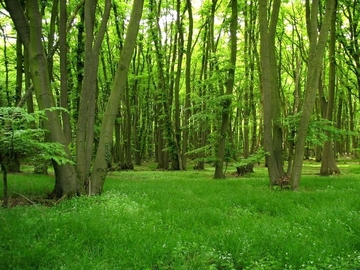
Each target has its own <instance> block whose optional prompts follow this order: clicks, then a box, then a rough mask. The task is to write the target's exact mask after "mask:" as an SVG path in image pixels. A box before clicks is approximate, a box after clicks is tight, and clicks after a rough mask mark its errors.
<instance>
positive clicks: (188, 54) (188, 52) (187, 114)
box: [181, 0, 194, 170]
mask: <svg viewBox="0 0 360 270" xmlns="http://www.w3.org/2000/svg"><path fill="white" fill-rule="evenodd" d="M186 7H187V11H188V16H189V29H188V31H189V33H188V39H187V45H186V68H185V87H186V91H185V104H184V123H183V136H182V139H183V140H182V155H181V158H182V162H181V163H182V169H183V170H186V160H187V155H186V153H187V151H188V144H189V119H190V98H191V97H190V95H191V89H190V88H191V53H192V52H191V46H192V36H193V28H194V22H193V15H192V6H191V1H190V0H187V1H186Z"/></svg>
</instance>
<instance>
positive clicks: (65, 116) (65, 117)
mask: <svg viewBox="0 0 360 270" xmlns="http://www.w3.org/2000/svg"><path fill="white" fill-rule="evenodd" d="M66 22H67V11H66V0H60V23H59V24H60V29H59V34H60V37H59V45H60V83H61V85H60V88H61V91H60V106H61V107H62V108H64V109H66V110H67V111H62V112H61V116H62V124H63V131H64V135H65V140H66V143H67V144H69V143H70V142H71V137H72V134H71V125H70V115H69V101H68V96H69V92H68V76H67V73H68V68H67V66H68V59H67V52H68V48H67V44H66Z"/></svg>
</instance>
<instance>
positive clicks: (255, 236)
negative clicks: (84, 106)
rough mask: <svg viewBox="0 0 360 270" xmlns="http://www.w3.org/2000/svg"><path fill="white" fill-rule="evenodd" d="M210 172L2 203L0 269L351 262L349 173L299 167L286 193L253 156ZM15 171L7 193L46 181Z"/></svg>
mask: <svg viewBox="0 0 360 270" xmlns="http://www.w3.org/2000/svg"><path fill="white" fill-rule="evenodd" d="M350 167H351V166H350ZM346 170H348V168H347V169H346ZM212 173H213V170H211V169H209V170H207V171H204V172H201V171H200V172H199V171H192V170H189V171H186V172H166V171H122V172H111V173H110V174H109V177H108V179H107V180H106V184H105V187H104V193H103V194H102V195H101V196H93V197H77V198H73V199H71V200H68V201H64V202H62V203H61V204H59V205H56V206H53V207H44V206H41V205H33V206H27V207H15V208H12V209H2V210H0V229H1V233H0V261H1V263H2V264H1V267H0V268H3V269H154V270H155V269H357V268H360V253H359V251H360V236H359V235H360V234H359V232H360V222H359V220H360V196H359V194H360V180H359V179H358V175H355V174H351V173H349V172H348V171H347V172H346V173H344V175H341V176H339V177H320V176H318V175H305V176H303V177H302V180H301V188H300V190H299V192H292V191H272V190H270V189H269V183H268V178H267V175H266V168H264V167H263V166H262V165H259V166H256V167H255V173H253V174H249V175H247V176H245V177H228V178H227V179H225V180H214V179H213V178H212V176H213V174H212ZM22 176H23V177H24V178H21V177H22ZM22 176H21V177H18V176H17V175H11V179H10V182H12V184H11V185H13V186H12V189H13V190H14V191H16V192H17V193H19V192H22V193H24V194H31V193H40V194H42V193H43V192H45V190H51V188H52V184H53V179H52V178H51V176H50V177H48V176H46V177H39V178H38V176H32V175H22ZM27 180H29V183H25V182H26V181H27ZM19 181H20V182H21V181H24V183H20V182H19ZM20 184H24V186H21V185H20ZM26 185H27V186H26ZM27 189H28V190H27ZM29 190H32V191H31V192H29ZM46 192H47V191H46Z"/></svg>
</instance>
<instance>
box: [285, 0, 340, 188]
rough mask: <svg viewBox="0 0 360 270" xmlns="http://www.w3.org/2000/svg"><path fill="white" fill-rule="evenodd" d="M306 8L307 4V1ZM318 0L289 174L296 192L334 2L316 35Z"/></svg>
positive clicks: (315, 1)
mask: <svg viewBox="0 0 360 270" xmlns="http://www.w3.org/2000/svg"><path fill="white" fill-rule="evenodd" d="M307 6H309V2H308V0H307ZM318 6H319V0H314V1H313V3H312V7H311V16H310V17H309V18H310V24H309V26H310V27H308V32H309V39H310V51H309V59H310V61H308V63H309V66H308V72H307V80H306V84H305V99H304V102H303V105H302V114H301V119H300V125H299V128H298V137H297V141H296V143H295V156H294V165H293V170H292V173H291V186H292V189H293V190H297V189H298V187H299V185H300V177H301V172H302V165H303V162H304V161H303V159H304V148H305V142H306V136H307V130H308V127H309V123H310V117H311V115H312V112H313V108H314V105H315V98H316V93H317V89H318V83H319V77H320V72H321V68H322V60H323V57H324V53H325V46H326V41H327V36H328V32H329V29H330V20H331V17H332V14H333V10H334V6H335V0H329V1H327V5H326V13H325V16H324V18H323V21H322V26H321V30H320V33H319V34H318V27H317V19H318V9H319V8H318Z"/></svg>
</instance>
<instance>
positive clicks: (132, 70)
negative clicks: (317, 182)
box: [0, 0, 360, 197]
mask: <svg viewBox="0 0 360 270" xmlns="http://www.w3.org/2000/svg"><path fill="white" fill-rule="evenodd" d="M359 20H360V3H358V1H357V0H352V1H349V0H329V1H323V0H312V1H310V0H306V1H302V0H294V1H280V0H273V1H268V0H260V1H255V0H250V1H242V0H232V1H220V0H204V1H191V0H187V1H180V0H173V1H171V0H163V1H160V0H148V1H145V2H144V1H143V0H134V1H133V2H126V1H124V2H119V1H111V0H106V1H96V0H89V1H80V0H79V1H71V2H69V1H66V0H47V1H41V2H39V1H37V0H26V1H20V0H5V2H4V3H3V6H2V7H1V11H0V36H1V42H0V47H1V53H0V61H1V62H2V65H1V72H2V74H4V75H3V76H2V79H1V81H0V90H1V91H0V106H2V107H15V106H21V107H24V108H26V109H27V111H28V112H29V113H32V112H34V111H36V110H39V109H40V110H44V109H48V108H58V107H61V108H62V109H57V110H54V109H52V110H46V114H47V120H44V121H42V123H40V124H41V125H43V127H44V128H45V129H47V130H49V132H48V133H47V135H46V140H48V141H51V142H59V143H61V144H62V145H63V146H64V150H65V152H66V153H67V158H68V159H71V160H73V161H74V163H73V164H71V163H67V164H57V163H56V162H53V166H54V170H55V174H56V181H55V185H54V191H53V195H54V196H55V197H62V196H64V195H65V196H74V195H75V194H84V193H85V194H100V193H101V191H102V187H103V184H104V180H105V177H106V172H107V171H108V170H109V169H110V168H115V169H116V168H121V169H133V168H134V166H137V165H140V164H141V163H142V162H144V161H147V160H155V161H156V162H157V164H158V166H157V167H158V169H172V170H181V169H183V170H185V169H188V168H189V165H188V161H189V160H190V159H192V160H194V161H195V162H196V163H195V164H196V165H195V168H196V169H203V168H204V165H205V163H206V162H209V163H211V164H212V165H214V166H215V173H214V177H215V178H223V177H225V175H224V163H228V162H235V163H236V162H239V161H240V160H241V159H244V158H245V159H246V158H249V156H251V155H254V154H256V153H257V151H259V150H260V149H264V150H265V153H266V165H267V166H268V170H269V178H270V184H271V185H276V184H278V183H279V181H280V180H281V179H284V178H288V179H290V183H291V185H292V187H293V189H297V187H298V186H299V184H300V176H301V167H302V163H303V159H304V158H309V157H310V155H313V156H314V157H315V158H316V159H317V161H321V162H322V163H321V170H320V174H321V175H329V174H333V173H339V172H340V171H339V169H338V167H337V166H336V159H335V158H336V156H338V155H345V154H346V155H353V156H357V155H358V138H359V136H358V133H357V131H358V128H359V126H358V123H357V121H356V117H357V111H358V108H357V107H358V103H359V98H360V74H359V73H360V51H359V50H360V48H359V46H358V42H359V35H360V28H359ZM34 124H35V123H34ZM14 159H16V156H14ZM14 164H17V163H16V162H15V163H14ZM74 164H75V165H74Z"/></svg>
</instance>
